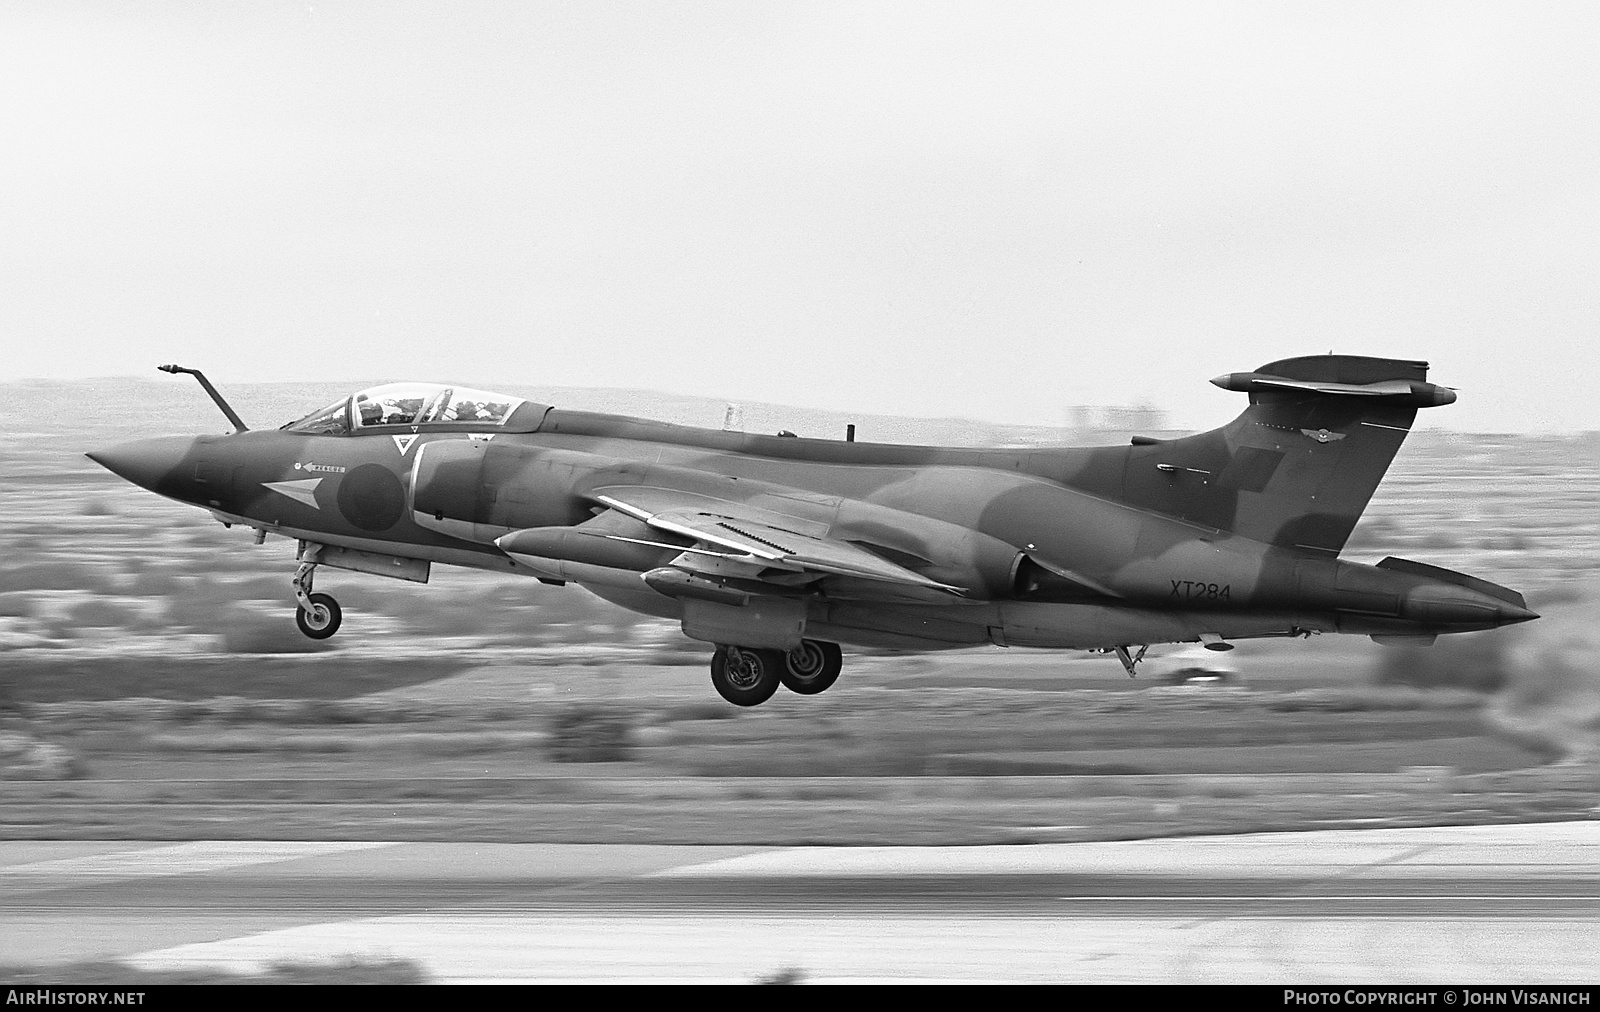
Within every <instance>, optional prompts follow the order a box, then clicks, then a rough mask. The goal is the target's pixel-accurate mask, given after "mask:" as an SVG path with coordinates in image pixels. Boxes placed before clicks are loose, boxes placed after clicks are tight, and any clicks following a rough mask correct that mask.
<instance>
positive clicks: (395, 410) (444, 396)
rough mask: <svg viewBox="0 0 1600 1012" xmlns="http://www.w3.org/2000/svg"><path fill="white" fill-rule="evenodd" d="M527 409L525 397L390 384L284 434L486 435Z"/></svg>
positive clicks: (292, 424)
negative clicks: (405, 430)
mask: <svg viewBox="0 0 1600 1012" xmlns="http://www.w3.org/2000/svg"><path fill="white" fill-rule="evenodd" d="M525 403H527V402H526V401H524V400H523V399H522V398H520V397H508V396H506V395H505V394H497V393H493V392H491V391H488V390H474V389H472V388H471V387H448V386H445V385H443V384H441V383H386V384H384V385H383V386H377V387H370V388H369V389H366V390H362V391H361V392H359V393H356V394H352V395H351V396H349V397H346V398H343V399H342V400H338V401H335V402H334V403H332V404H330V405H328V406H327V407H325V408H322V409H321V410H318V411H313V412H311V414H309V415H306V416H305V417H304V418H302V419H300V420H299V421H295V422H290V423H289V424H288V425H285V426H284V427H283V428H284V429H285V430H286V431H289V432H303V433H306V434H308V435H317V436H341V435H347V434H349V433H352V432H359V431H361V430H363V429H371V428H377V427H379V426H390V425H408V426H409V425H419V426H420V425H426V426H428V427H429V428H430V429H438V428H455V427H461V428H472V429H482V428H486V427H494V426H503V425H505V424H506V422H507V421H509V420H510V418H511V415H512V413H513V412H515V411H516V410H517V408H519V407H521V406H522V405H523V404H525Z"/></svg>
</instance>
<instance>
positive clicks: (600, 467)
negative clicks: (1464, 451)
mask: <svg viewBox="0 0 1600 1012" xmlns="http://www.w3.org/2000/svg"><path fill="white" fill-rule="evenodd" d="M161 368H162V369H163V370H164V371H167V372H172V373H179V372H183V373H192V374H193V375H195V377H196V378H197V379H198V380H199V381H200V382H201V384H202V385H203V386H204V387H205V389H206V391H207V392H208V393H209V394H210V395H211V396H212V398H213V399H214V400H215V401H216V402H217V404H218V406H219V407H220V408H222V410H223V412H224V413H225V414H226V415H227V416H228V418H229V420H230V422H231V423H232V424H233V425H234V427H235V429H236V431H235V432H233V433H229V434H227V435H213V436H171V437H161V438H153V439H142V440H138V441H135V442H132V443H126V444H123V445H120V446H116V447H113V448H110V449H105V450H98V451H95V452H93V453H90V454H89V456H90V457H91V458H92V459H93V460H95V461H97V462H98V463H100V464H102V465H103V466H105V467H106V468H108V469H110V470H111V471H114V472H115V473H117V474H119V475H121V476H122V477H124V478H126V479H127V480H129V481H131V482H134V483H135V484H137V485H140V486H143V487H144V488H147V489H149V490H151V491H153V492H157V493H159V494H161V495H164V496H167V497H169V498H172V499H176V500H178V501H180V502H184V503H189V504H192V505H195V506H198V507H200V508H202V509H205V510H207V511H209V512H210V513H211V515H212V516H214V517H215V518H216V519H217V520H219V521H221V522H222V523H224V524H227V525H235V524H237V525H243V526H246V527H250V528H254V529H255V531H256V538H257V542H258V543H259V542H260V541H262V540H263V539H264V538H265V537H266V535H267V534H275V535H279V536H282V537H285V538H290V539H294V540H295V541H297V542H298V545H299V550H298V553H297V556H296V561H297V562H298V567H297V569H296V571H295V574H294V577H293V580H292V581H291V585H292V587H293V591H294V597H295V600H296V603H297V606H298V607H297V611H296V618H297V620H298V623H299V627H300V629H301V631H302V632H304V633H305V634H306V635H307V636H311V637H314V638H323V637H327V636H332V635H333V634H334V633H335V632H336V631H337V630H338V628H339V625H340V621H341V612H340V608H339V605H338V603H337V602H335V601H334V599H333V598H332V597H331V596H329V595H327V594H323V593H315V592H313V589H312V579H313V574H314V573H315V572H316V569H317V567H318V566H333V567H335V568H340V569H349V570H355V571H358V572H362V573H374V574H378V575H382V576H388V577H395V578H398V579H403V580H413V581H417V582H423V583H425V582H427V580H428V575H429V571H430V567H431V566H432V565H433V564H435V563H440V564H445V565H456V566H471V567H476V568H479V569H488V570H498V571H501V572H510V573H518V574H522V575H526V576H530V577H533V578H535V579H537V580H539V581H541V582H543V583H546V584H552V585H556V586H560V585H564V584H567V583H575V584H578V585H580V586H582V587H584V588H586V589H588V590H589V591H591V592H593V593H595V594H597V595H599V596H600V597H603V598H605V599H606V600H609V601H613V602H615V603H617V604H619V605H621V606H623V607H625V608H630V609H633V610H635V611H639V612H643V613H646V614H650V615H659V616H665V617H668V618H671V619H673V620H676V621H678V622H680V623H681V625H682V629H683V632H684V634H685V635H687V636H689V637H692V638H694V639H696V640H701V641H704V642H706V643H708V644H713V645H714V650H713V653H712V659H711V679H712V684H713V685H714V686H715V688H716V690H717V691H718V692H719V693H720V694H721V695H722V696H723V697H724V698H726V699H727V700H729V701H730V702H733V703H736V704H739V705H741V706H752V705H755V704H758V703H761V702H764V701H765V700H767V699H768V698H770V697H771V695H772V694H773V692H774V691H776V689H777V687H778V686H779V685H780V684H782V685H784V686H786V687H788V688H789V689H792V690H793V691H795V692H798V693H802V694H812V693H818V692H822V691H823V690H825V689H827V688H828V687H829V686H830V685H832V684H833V683H834V681H835V680H836V679H837V678H838V677H839V674H840V670H841V666H842V652H841V649H840V647H841V645H854V646H875V647H891V648H901V649H915V650H937V649H943V648H952V647H966V646H971V645H974V644H986V643H988V644H998V645H1000V646H1019V647H1053V648H1065V649H1079V650H1084V649H1087V650H1099V651H1104V652H1107V653H1114V654H1115V655H1116V656H1117V657H1118V658H1119V659H1120V660H1121V662H1122V664H1123V666H1124V667H1125V668H1126V669H1127V671H1128V673H1129V674H1130V675H1131V674H1133V673H1134V671H1135V668H1136V665H1137V664H1138V663H1139V660H1140V658H1141V657H1142V656H1143V654H1144V651H1145V648H1146V647H1147V646H1148V645H1150V644H1154V643H1174V642H1189V643H1200V644H1203V645H1204V646H1206V647H1209V648H1211V649H1213V650H1226V649H1230V648H1231V647H1232V641H1234V640H1240V639H1248V638H1252V637H1265V636H1280V637H1284V636H1310V635H1311V634H1313V633H1324V632H1327V633H1336V632H1337V633H1358V634H1364V635H1369V636H1371V637H1372V638H1373V639H1376V640H1380V641H1395V640H1399V641H1413V642H1431V641H1432V640H1433V639H1434V638H1435V637H1436V636H1437V635H1438V634H1440V633H1451V632H1463V631H1467V630H1475V629H1492V628H1494V627H1496V626H1502V625H1506V624H1509V623H1514V622H1525V621H1527V620H1529V619H1533V618H1537V617H1538V616H1536V615H1535V614H1534V613H1533V612H1531V611H1529V610H1528V608H1527V607H1526V605H1525V603H1524V601H1523V599H1522V596H1521V595H1519V594H1517V593H1516V592H1515V591H1512V590H1508V589H1506V588H1505V587H1501V586H1497V585H1496V584H1493V583H1490V582H1488V581H1486V580H1482V579H1478V578H1476V577H1472V576H1467V575H1464V574H1462V573H1456V572H1452V571H1450V570H1448V569H1442V568H1439V567H1436V566H1430V565H1426V564H1424V563H1420V562H1412V561H1408V560H1404V559H1396V558H1386V559H1384V560H1382V561H1381V562H1378V563H1377V564H1376V565H1367V564H1364V563H1359V562H1352V561H1347V560H1344V559H1341V558H1340V557H1339V555H1340V552H1341V550H1342V549H1343V548H1344V545H1345V541H1346V540H1347V539H1348V538H1349V536H1350V532H1351V529H1352V528H1353V527H1354V526H1355V524H1356V521H1357V519H1358V518H1359V517H1360V516H1361V512H1362V510H1363V509H1365V508H1366V505H1367V502H1368V500H1369V499H1370V498H1371V497H1372V494H1373V491H1374V490H1375V489H1376V488H1377V486H1378V483H1379V481H1380V480H1381V479H1382V478H1383V474H1384V471H1385V470H1386V469H1387V468H1388V466H1389V463H1390V461H1391V460H1393V459H1394V456H1395V454H1396V452H1397V451H1398V450H1399V449H1400V446H1401V443H1402V442H1403V441H1404V439H1405V436H1406V433H1407V432H1408V431H1409V430H1410V428H1411V424H1412V421H1413V419H1414V418H1415V417H1416V413H1417V411H1418V409H1420V408H1428V407H1434V406H1438V405H1444V404H1449V403H1451V402H1453V401H1454V400H1455V394H1454V392H1452V391H1451V390H1449V389H1446V388H1444V387H1440V386H1436V385H1434V384H1432V383H1429V382H1428V381H1427V370H1428V366H1427V363H1425V362H1413V361H1405V360H1396V359H1382V358H1366V357H1357V356H1346V355H1319V356H1312V357H1305V358H1291V359H1285V360H1283V361H1280V362H1273V363H1270V364H1268V365H1264V366H1262V367H1261V368H1259V369H1257V370H1256V371H1254V372H1243V373H1230V374H1228V375H1225V376H1220V377H1218V378H1217V379H1214V380H1212V382H1213V383H1214V384H1216V385H1217V386H1219V387H1221V388H1223V389H1224V390H1231V391H1237V392H1239V393H1243V394H1247V395H1248V397H1249V406H1248V407H1246V408H1245V410H1244V412H1243V413H1242V414H1240V415H1239V416H1238V417H1237V418H1236V419H1234V420H1233V421H1232V422H1230V423H1229V424H1227V425H1225V426H1223V427H1222V428H1219V429H1215V430H1213V431H1210V432H1203V433H1199V434H1197V435H1192V436H1186V437H1183V438H1178V439H1166V440H1163V439H1154V438H1148V437H1140V436H1136V437H1134V439H1133V440H1132V443H1131V444H1130V445H1126V446H1107V447H1090V448H1066V447H1062V448H1029V449H979V448H964V447H932V446H899V445H886V444H874V443H865V442H855V441H853V439H846V440H835V439H811V438H799V437H794V436H792V435H790V434H788V433H784V434H781V435H775V436H764V435H748V434H745V433H741V432H727V431H719V430H714V429H701V428H692V427H687V426H682V425H671V424H666V423H662V422H655V421H648V420H645V419H640V418H630V417H624V416H619V415H610V414H598V413H594V412H588V411H572V410H564V409H561V408H557V407H551V406H549V405H545V404H536V403H533V402H532V401H528V400H524V399H521V398H517V397H510V396H506V395H503V394H497V393H493V392H490V391H487V390H478V389H472V388H467V387H461V386H450V385H443V384H436V383H395V384H390V385H386V386H379V387H375V388H372V389H369V390H362V391H359V392H357V393H354V394H352V395H350V396H349V397H345V398H341V399H340V400H338V401H336V402H334V403H333V404H329V405H328V406H326V407H324V408H320V409H318V410H316V411H313V412H311V413H310V414H308V415H306V416H305V417H304V418H301V419H299V420H298V421H294V422H290V423H288V424H287V425H284V426H283V427H282V428H279V429H275V430H267V431H252V430H249V429H248V428H247V427H246V426H245V424H244V423H243V422H242V421H241V420H240V419H239V417H238V415H237V414H235V413H234V411H233V409H232V408H231V407H229V406H228V404H227V402H226V401H225V400H224V399H223V398H222V397H221V395H220V394H218V393H217V392H216V390H215V389H214V388H213V387H212V386H211V384H210V383H208V382H207V381H206V379H205V377H204V376H203V375H201V374H200V373H199V372H197V371H195V370H192V369H186V368H184V367H181V366H162V367H161Z"/></svg>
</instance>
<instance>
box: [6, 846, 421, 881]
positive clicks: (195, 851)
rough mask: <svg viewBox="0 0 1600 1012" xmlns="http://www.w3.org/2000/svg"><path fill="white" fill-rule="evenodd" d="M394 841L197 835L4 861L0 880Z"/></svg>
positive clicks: (214, 866) (156, 870) (185, 866)
mask: <svg viewBox="0 0 1600 1012" xmlns="http://www.w3.org/2000/svg"><path fill="white" fill-rule="evenodd" d="M394 846H397V844H394V843H370V842H365V841H344V842H310V841H277V840H200V841H196V842H193V843H173V844H166V845H156V846H139V847H135V848H130V849H127V850H118V851H112V852H110V853H106V854H87V855H84V856H82V857H63V858H56V859H54V860H50V861H33V862H30V863H28V864H16V865H10V866H7V867H0V879H6V878H31V877H35V876H63V877H67V876H70V877H74V878H113V879H116V878H154V877H159V876H165V875H197V874H204V873H206V872H214V871H226V870H227V869H229V868H242V867H246V866H248V865H253V864H274V863H276V862H279V861H296V860H299V859H300V858H306V857H323V856H326V855H329V854H343V853H348V852H351V851H360V850H376V849H378V848H382V847H394Z"/></svg>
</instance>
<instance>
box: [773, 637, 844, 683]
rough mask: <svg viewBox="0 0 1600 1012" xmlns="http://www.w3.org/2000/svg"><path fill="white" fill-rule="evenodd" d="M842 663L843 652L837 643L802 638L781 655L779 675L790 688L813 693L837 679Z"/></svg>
mask: <svg viewBox="0 0 1600 1012" xmlns="http://www.w3.org/2000/svg"><path fill="white" fill-rule="evenodd" d="M843 667H844V655H843V654H842V653H841V652H840V650H839V644H837V643H822V642H819V641H817V640H802V641H801V643H800V645H799V646H797V647H795V648H794V649H793V650H790V651H788V652H787V653H785V654H784V655H783V667H781V668H779V669H778V679H779V680H780V681H782V682H783V685H784V687H785V688H787V689H788V690H789V691H791V692H798V693H800V695H802V696H815V695H816V694H817V693H819V692H822V691H823V690H824V689H826V688H828V686H830V685H832V684H833V683H834V682H836V681H838V680H839V671H840V669H842V668H843Z"/></svg>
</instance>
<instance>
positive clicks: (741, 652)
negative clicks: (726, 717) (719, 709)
mask: <svg viewBox="0 0 1600 1012" xmlns="http://www.w3.org/2000/svg"><path fill="white" fill-rule="evenodd" d="M783 667H784V664H783V654H782V653H780V652H779V651H777V650H753V649H751V648H750V647H729V646H719V647H717V652H716V653H714V654H712V655H711V684H712V686H713V687H715V688H716V690H717V694H718V695H719V696H721V697H722V698H723V699H726V700H727V701H728V702H730V703H732V704H733V705H735V706H759V705H760V704H762V703H765V702H766V701H767V700H769V699H771V698H772V694H773V693H774V692H777V691H778V678H779V677H780V676H779V672H781V671H782V670H783Z"/></svg>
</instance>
